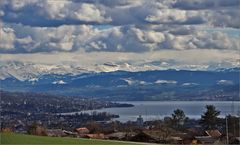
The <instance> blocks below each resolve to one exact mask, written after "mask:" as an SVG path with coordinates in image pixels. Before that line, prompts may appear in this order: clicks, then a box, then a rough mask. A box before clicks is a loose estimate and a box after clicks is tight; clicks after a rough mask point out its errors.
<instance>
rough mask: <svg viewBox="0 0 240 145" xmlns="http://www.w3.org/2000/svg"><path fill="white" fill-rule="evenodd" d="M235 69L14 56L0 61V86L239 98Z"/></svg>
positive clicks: (121, 96)
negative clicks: (42, 61) (48, 61)
mask: <svg viewBox="0 0 240 145" xmlns="http://www.w3.org/2000/svg"><path fill="white" fill-rule="evenodd" d="M121 69H123V70H121ZM239 72H240V68H229V69H222V68H221V69H216V70H211V71H209V70H204V71H202V70H176V69H166V70H151V69H150V70H149V69H147V68H144V67H143V68H142V69H141V70H138V69H136V67H135V68H134V67H133V66H131V65H129V64H121V65H118V64H113V63H104V64H102V65H95V67H94V68H90V69H89V68H88V69H86V68H82V67H76V66H68V65H37V64H24V63H20V62H19V63H18V62H14V63H10V64H8V65H2V66H1V67H0V79H1V80H0V83H1V85H0V87H1V89H2V90H6V91H24V92H47V93H53V94H61V95H70V96H85V97H97V98H102V99H106V100H118V101H119V100H120V101H123V100H239Z"/></svg>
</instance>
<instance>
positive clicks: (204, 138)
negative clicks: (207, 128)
mask: <svg viewBox="0 0 240 145" xmlns="http://www.w3.org/2000/svg"><path fill="white" fill-rule="evenodd" d="M195 139H196V140H197V142H198V143H200V144H212V145H217V144H218V142H219V139H216V138H213V137H211V136H195Z"/></svg>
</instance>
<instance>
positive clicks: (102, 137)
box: [83, 133, 105, 139]
mask: <svg viewBox="0 0 240 145" xmlns="http://www.w3.org/2000/svg"><path fill="white" fill-rule="evenodd" d="M83 137H84V138H89V139H105V135H104V134H103V133H97V134H86V135H84V136H83Z"/></svg>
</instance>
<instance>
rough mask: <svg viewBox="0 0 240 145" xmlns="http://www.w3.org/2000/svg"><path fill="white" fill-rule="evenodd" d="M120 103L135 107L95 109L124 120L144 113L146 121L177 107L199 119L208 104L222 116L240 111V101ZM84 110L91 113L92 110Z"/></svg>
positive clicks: (157, 117) (165, 114)
mask: <svg viewBox="0 0 240 145" xmlns="http://www.w3.org/2000/svg"><path fill="white" fill-rule="evenodd" d="M118 103H128V104H133V105H134V107H127V108H103V109H98V110H93V111H97V112H108V113H112V114H118V115H120V117H119V118H116V120H119V121H122V122H126V121H128V120H131V121H135V120H136V119H137V117H138V116H139V115H142V117H143V119H144V120H145V121H147V120H155V119H163V118H164V117H165V116H170V115H171V114H172V113H173V110H175V109H177V108H179V109H182V110H183V111H184V112H185V114H186V116H187V117H189V118H194V119H198V118H200V117H201V114H203V112H205V111H206V109H205V106H206V105H214V106H215V107H216V108H217V110H219V111H221V114H220V117H224V116H225V115H226V114H235V115H239V113H240V101H235V102H232V101H128V102H118ZM84 112H88V113H91V112H92V111H84Z"/></svg>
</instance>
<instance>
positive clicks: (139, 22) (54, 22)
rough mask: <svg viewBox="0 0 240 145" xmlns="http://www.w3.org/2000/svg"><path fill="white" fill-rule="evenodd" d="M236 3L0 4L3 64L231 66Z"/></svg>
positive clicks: (17, 0)
mask: <svg viewBox="0 0 240 145" xmlns="http://www.w3.org/2000/svg"><path fill="white" fill-rule="evenodd" d="M239 7H240V0H1V1H0V53H1V56H0V61H2V62H8V61H21V62H32V63H44V64H45V63H46V64H76V65H85V66H86V65H94V64H102V63H105V62H112V63H117V64H118V63H130V64H133V65H137V64H140V63H141V64H143V65H144V63H146V64H148V63H154V62H155V63H156V62H158V63H159V64H161V65H163V66H164V65H166V64H167V66H177V65H179V66H180V65H184V66H186V65H189V66H198V67H203V66H204V67H205V66H206V67H208V66H217V67H236V66H239V61H240V54H239V51H240V42H239V39H240V11H239Z"/></svg>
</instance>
